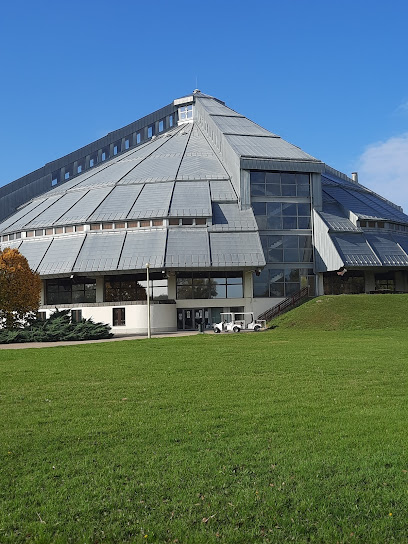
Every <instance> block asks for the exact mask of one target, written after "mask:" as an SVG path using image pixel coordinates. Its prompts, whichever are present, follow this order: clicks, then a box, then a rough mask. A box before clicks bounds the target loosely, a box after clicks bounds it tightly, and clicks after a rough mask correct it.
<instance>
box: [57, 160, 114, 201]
mask: <svg viewBox="0 0 408 544" xmlns="http://www.w3.org/2000/svg"><path fill="white" fill-rule="evenodd" d="M108 166H109V161H105V162H103V163H100V164H98V165H96V166H94V167H93V168H91V169H90V170H86V171H85V172H83V173H82V174H79V175H78V176H75V177H74V178H72V179H71V180H69V181H64V182H63V183H59V184H58V185H56V186H55V187H54V189H51V191H49V192H48V193H47V195H59V194H63V193H66V192H67V191H69V190H70V189H74V188H75V187H77V186H78V185H79V184H81V183H83V182H85V181H89V182H90V183H89V185H92V182H91V180H92V179H93V178H94V177H95V176H96V175H97V174H99V172H101V171H103V170H105V169H106V168H107V167H108Z"/></svg>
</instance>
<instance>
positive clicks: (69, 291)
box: [46, 276, 96, 304]
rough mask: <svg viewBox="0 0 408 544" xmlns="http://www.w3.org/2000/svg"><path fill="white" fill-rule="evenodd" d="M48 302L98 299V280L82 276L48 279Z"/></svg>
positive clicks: (74, 301)
mask: <svg viewBox="0 0 408 544" xmlns="http://www.w3.org/2000/svg"><path fill="white" fill-rule="evenodd" d="M46 300H47V304H75V303H77V302H95V301H96V280H95V279H92V278H85V277H81V276H74V277H73V278H58V279H54V280H46Z"/></svg>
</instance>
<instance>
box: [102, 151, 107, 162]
mask: <svg viewBox="0 0 408 544" xmlns="http://www.w3.org/2000/svg"><path fill="white" fill-rule="evenodd" d="M101 159H102V160H103V161H104V160H106V151H102V155H101Z"/></svg>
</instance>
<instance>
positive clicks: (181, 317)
mask: <svg viewBox="0 0 408 544" xmlns="http://www.w3.org/2000/svg"><path fill="white" fill-rule="evenodd" d="M209 321H210V320H209V312H208V308H178V310H177V329H178V330H184V331H189V330H190V331H194V330H197V329H198V326H199V325H201V324H204V327H206V326H208V324H209Z"/></svg>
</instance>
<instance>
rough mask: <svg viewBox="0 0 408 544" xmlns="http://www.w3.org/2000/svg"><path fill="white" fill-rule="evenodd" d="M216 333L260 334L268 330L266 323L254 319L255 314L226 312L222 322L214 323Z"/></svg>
mask: <svg viewBox="0 0 408 544" xmlns="http://www.w3.org/2000/svg"><path fill="white" fill-rule="evenodd" d="M213 327H214V332H215V333H220V332H240V331H242V330H245V331H254V332H259V331H260V330H262V329H265V328H266V321H265V320H263V319H262V320H261V319H254V313H253V312H240V313H235V312H225V313H222V314H221V321H220V322H219V323H214V326H213Z"/></svg>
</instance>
